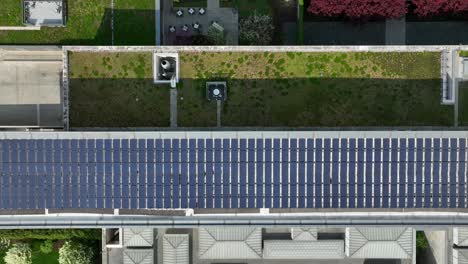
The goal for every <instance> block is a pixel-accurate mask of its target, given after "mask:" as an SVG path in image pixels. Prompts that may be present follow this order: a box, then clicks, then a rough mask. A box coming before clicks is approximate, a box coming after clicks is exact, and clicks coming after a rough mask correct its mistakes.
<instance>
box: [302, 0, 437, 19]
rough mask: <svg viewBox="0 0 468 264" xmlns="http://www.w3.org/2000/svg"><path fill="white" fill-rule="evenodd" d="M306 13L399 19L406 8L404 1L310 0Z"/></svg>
mask: <svg viewBox="0 0 468 264" xmlns="http://www.w3.org/2000/svg"><path fill="white" fill-rule="evenodd" d="M428 1H434V0H428ZM307 11H308V12H310V13H313V14H316V15H321V16H346V17H349V18H368V17H383V18H400V17H402V16H404V15H405V14H406V12H407V7H406V0H378V1H376V0H311V2H310V6H309V8H308V9H307Z"/></svg>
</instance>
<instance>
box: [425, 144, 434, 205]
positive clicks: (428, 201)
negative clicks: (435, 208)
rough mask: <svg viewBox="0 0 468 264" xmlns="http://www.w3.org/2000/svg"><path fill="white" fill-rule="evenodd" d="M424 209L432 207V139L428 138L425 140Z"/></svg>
mask: <svg viewBox="0 0 468 264" xmlns="http://www.w3.org/2000/svg"><path fill="white" fill-rule="evenodd" d="M424 141H425V146H424V207H426V208H429V207H431V194H432V190H431V185H432V179H431V174H432V173H431V165H432V157H431V154H432V141H431V139H429V138H427V139H425V140H424Z"/></svg>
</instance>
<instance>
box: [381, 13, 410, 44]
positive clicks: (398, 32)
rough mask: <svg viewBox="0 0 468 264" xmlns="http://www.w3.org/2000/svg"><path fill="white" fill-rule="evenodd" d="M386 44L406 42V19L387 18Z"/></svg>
mask: <svg viewBox="0 0 468 264" xmlns="http://www.w3.org/2000/svg"><path fill="white" fill-rule="evenodd" d="M385 44H386V45H405V44H406V19H405V18H404V17H403V18H400V19H387V20H386V21H385Z"/></svg>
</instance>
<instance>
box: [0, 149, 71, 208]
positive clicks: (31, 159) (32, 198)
mask: <svg viewBox="0 0 468 264" xmlns="http://www.w3.org/2000/svg"><path fill="white" fill-rule="evenodd" d="M27 151H28V153H27V155H28V158H27V166H28V173H27V176H28V181H29V183H28V184H27V189H26V192H27V194H28V204H27V208H32V209H35V208H37V207H36V199H37V198H36V193H37V192H36V188H37V185H38V180H37V171H36V157H35V156H36V151H35V141H34V140H28V141H27ZM1 152H2V151H1V145H0V155H1ZM66 162H67V161H65V162H64V164H63V165H64V168H67V163H66ZM64 170H66V169H64ZM67 176H68V175H67ZM2 177H3V175H1V174H0V188H1V187H2V183H1V180H2V179H1V178H2ZM66 186H68V184H67V185H66ZM1 191H3V190H2V189H0V192H1ZM0 195H1V194H0ZM64 195H68V192H66V191H64ZM0 197H1V198H0V199H2V198H3V196H0ZM67 205H68V203H67ZM0 208H2V201H0Z"/></svg>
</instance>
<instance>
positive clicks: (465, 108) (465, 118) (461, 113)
mask: <svg viewBox="0 0 468 264" xmlns="http://www.w3.org/2000/svg"><path fill="white" fill-rule="evenodd" d="M459 89H460V90H459V92H458V98H459V99H458V100H459V106H458V107H459V108H458V122H459V125H460V126H468V82H460V84H459Z"/></svg>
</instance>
